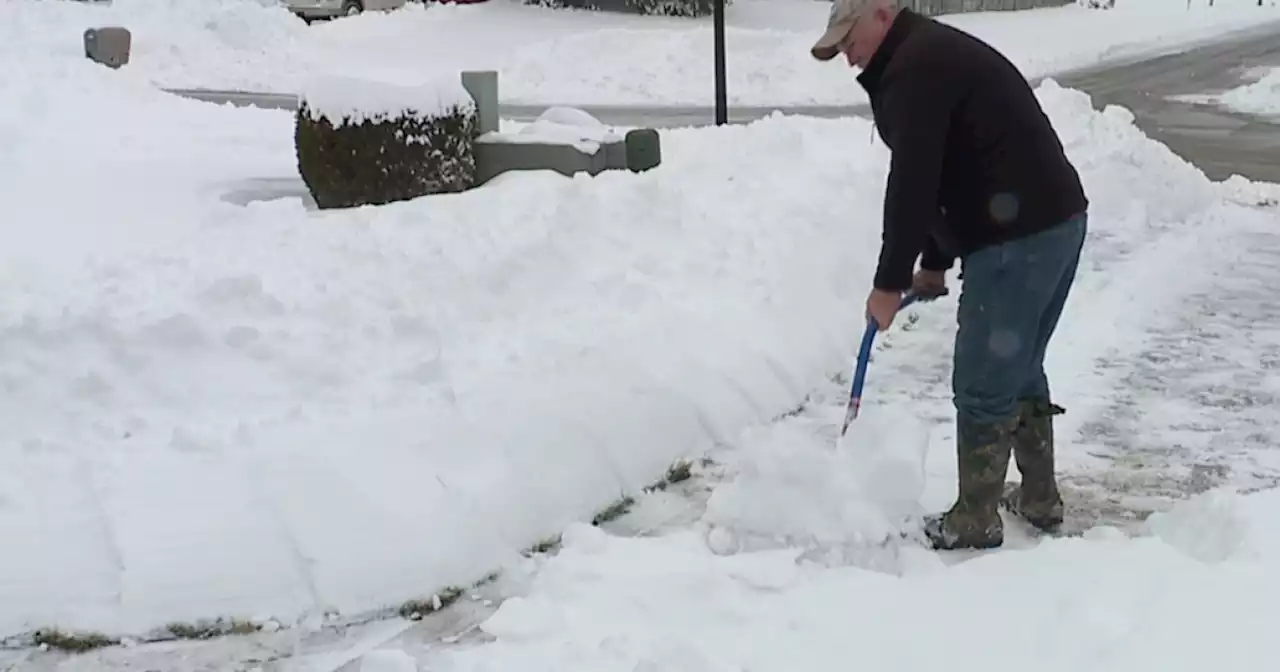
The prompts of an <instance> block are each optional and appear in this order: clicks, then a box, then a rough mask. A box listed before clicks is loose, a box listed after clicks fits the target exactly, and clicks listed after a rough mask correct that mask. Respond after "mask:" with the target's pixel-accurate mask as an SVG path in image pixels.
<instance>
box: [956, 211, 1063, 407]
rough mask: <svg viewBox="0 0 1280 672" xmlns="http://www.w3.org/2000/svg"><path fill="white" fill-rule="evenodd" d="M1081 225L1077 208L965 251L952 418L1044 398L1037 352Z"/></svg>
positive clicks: (1048, 330) (1045, 340)
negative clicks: (1049, 223)
mask: <svg viewBox="0 0 1280 672" xmlns="http://www.w3.org/2000/svg"><path fill="white" fill-rule="evenodd" d="M1087 228H1088V216H1087V214H1080V215H1077V216H1075V217H1073V218H1071V219H1069V220H1067V221H1065V222H1063V223H1062V224H1059V225H1057V226H1055V227H1053V228H1051V229H1048V230H1046V231H1042V232H1040V233H1038V234H1035V235H1032V236H1028V237H1026V238H1021V239H1018V240H1013V241H1010V242H1007V243H1004V244H1001V245H993V246H991V247H987V248H983V249H981V250H978V251H977V252H974V253H972V254H970V255H969V256H967V257H965V259H964V261H963V269H964V270H963V275H964V284H963V288H962V290H961V292H960V302H959V303H960V305H959V309H958V310H957V316H956V320H957V323H958V324H959V329H958V331H957V332H956V346H955V361H954V364H953V369H952V378H951V387H952V392H953V394H954V395H955V397H954V403H955V407H956V412H957V419H958V420H959V421H961V422H966V421H967V422H971V423H979V424H986V423H991V422H997V421H1000V420H1005V419H1008V418H1011V417H1013V416H1014V415H1015V414H1016V412H1017V410H1016V409H1017V404H1018V400H1020V399H1037V398H1038V399H1044V400H1046V401H1048V400H1049V379H1048V377H1047V376H1046V375H1045V372H1044V354H1045V350H1046V349H1047V348H1048V346H1049V339H1050V338H1051V337H1052V336H1053V331H1054V329H1055V328H1056V327H1057V326H1058V318H1059V316H1060V315H1061V314H1062V307H1063V305H1065V304H1066V302H1067V294H1068V293H1069V292H1070V290H1071V285H1072V283H1073V282H1074V281H1075V276H1076V267H1077V266H1078V265H1079V263H1080V250H1081V248H1082V247H1083V246H1084V238H1085V232H1086V230H1087Z"/></svg>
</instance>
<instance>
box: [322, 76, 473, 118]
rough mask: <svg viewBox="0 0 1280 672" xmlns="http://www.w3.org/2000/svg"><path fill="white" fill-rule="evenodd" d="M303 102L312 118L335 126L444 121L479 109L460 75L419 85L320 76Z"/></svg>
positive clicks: (440, 78)
mask: <svg viewBox="0 0 1280 672" xmlns="http://www.w3.org/2000/svg"><path fill="white" fill-rule="evenodd" d="M300 100H301V102H302V103H303V104H305V105H306V110H307V114H308V115H309V116H310V117H311V118H312V119H314V120H319V119H327V120H328V121H329V122H330V123H332V124H333V125H335V126H342V125H344V124H352V125H359V124H361V123H364V122H365V121H381V120H385V119H403V118H414V119H423V120H430V119H440V118H442V117H447V116H451V115H456V114H459V113H462V114H466V113H470V112H474V111H475V109H476V102H475V100H474V99H473V98H472V97H471V94H470V93H469V92H468V91H467V89H466V87H465V86H463V85H462V78H461V77H460V76H458V75H457V74H455V75H454V76H452V77H438V78H436V79H433V80H429V81H425V82H422V83H420V84H418V85H416V86H401V85H396V84H387V83H385V82H375V81H371V80H368V79H356V78H352V77H342V76H336V75H324V76H317V77H313V78H311V79H309V80H307V83H306V85H304V86H303V88H302V93H301V95H300Z"/></svg>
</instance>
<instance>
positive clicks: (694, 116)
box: [169, 22, 1280, 182]
mask: <svg viewBox="0 0 1280 672" xmlns="http://www.w3.org/2000/svg"><path fill="white" fill-rule="evenodd" d="M1267 65H1272V66H1280V22H1271V23H1268V24H1264V25H1260V26H1258V27H1257V28H1252V29H1248V30H1244V31H1238V32H1236V33H1233V34H1231V35H1229V36H1224V37H1222V38H1219V39H1218V40H1215V41H1212V42H1207V43H1201V44H1200V45H1198V46H1195V47H1193V48H1191V49H1189V50H1186V51H1183V52H1181V53H1175V54H1167V55H1163V56H1157V57H1154V58H1147V59H1145V60H1132V61H1129V62H1126V63H1120V64H1116V63H1114V62H1113V63H1110V64H1108V65H1106V66H1103V67H1098V68H1090V69H1082V70H1077V71H1072V72H1067V73H1061V74H1059V75H1057V76H1055V79H1056V80H1057V81H1058V82H1060V83H1061V84H1063V85H1064V86H1069V87H1072V88H1077V89H1081V90H1083V91H1086V92H1088V93H1089V94H1090V95H1091V96H1093V98H1094V104H1095V106H1098V107H1101V106H1103V105H1108V104H1116V105H1122V106H1124V107H1127V108H1129V109H1130V110H1132V111H1133V113H1134V116H1135V117H1136V120H1137V123H1138V125H1139V126H1140V127H1141V128H1142V129H1143V131H1145V132H1146V133H1147V134H1149V135H1151V136H1153V137H1155V138H1156V139H1157V140H1159V141H1161V142H1163V143H1165V144H1166V145H1168V146H1169V147H1170V148H1172V149H1173V150H1174V151H1175V152H1177V153H1178V154H1179V155H1181V156H1183V157H1184V158H1187V159H1188V160H1190V161H1191V162H1193V163H1195V164H1196V165H1197V166H1199V167H1200V168H1201V170H1204V171H1205V173H1207V174H1208V175H1209V177H1210V178H1213V179H1223V178H1225V177H1229V176H1230V175H1231V174H1232V173H1240V174H1242V175H1245V176H1247V177H1250V178H1252V179H1257V180H1264V181H1268V182H1280V161H1277V160H1276V159H1277V156H1280V155H1277V153H1276V150H1277V149H1278V148H1280V132H1278V131H1280V126H1275V125H1273V124H1271V123H1267V121H1266V120H1262V119H1257V118H1252V117H1248V116H1244V115H1237V114H1233V113H1230V112H1227V111H1225V110H1219V109H1216V108H1214V107H1210V106H1206V105H1197V104H1192V103H1186V102H1179V101H1175V100H1170V99H1169V96H1173V95H1179V94H1189V93H1204V92H1207V91H1214V90H1225V89H1228V88H1231V87H1232V86H1234V85H1235V84H1237V83H1238V82H1239V81H1241V78H1242V74H1243V73H1244V72H1245V71H1246V70H1248V69H1250V68H1253V67H1257V66H1267ZM169 91H170V92H171V93H175V94H178V95H182V96H186V97H189V98H195V99H199V100H207V101H210V102H214V103H220V104H222V103H231V104H234V105H253V106H258V107H267V108H277V109H294V108H295V107H296V106H297V97H296V96H295V95H293V94H281V93H257V92H246V91H218V90H196V89H170V90H169ZM547 107H549V105H548V104H539V105H503V106H502V108H501V116H502V117H503V118H505V119H513V120H517V121H529V120H532V119H534V118H535V117H537V116H538V115H539V114H540V113H541V112H542V111H543V110H545V109H546V108H547ZM575 107H579V108H581V109H584V110H586V111H587V112H589V113H591V114H592V115H593V116H595V117H596V118H597V119H600V120H601V121H603V122H604V123H606V124H611V125H617V126H648V127H652V128H671V127H679V126H700V125H708V124H711V123H713V121H714V111H713V109H712V108H711V107H709V106H647V107H641V106H584V105H575ZM777 110H781V111H783V112H785V113H787V114H800V115H811V116H817V117H843V116H851V115H865V114H867V113H868V110H867V108H866V107H865V106H861V105H859V106H849V105H808V106H782V107H779V106H768V107H762V106H732V107H730V109H729V121H730V122H731V123H743V122H748V121H752V120H755V119H759V118H761V117H764V116H767V115H769V114H771V113H773V112H774V111H777Z"/></svg>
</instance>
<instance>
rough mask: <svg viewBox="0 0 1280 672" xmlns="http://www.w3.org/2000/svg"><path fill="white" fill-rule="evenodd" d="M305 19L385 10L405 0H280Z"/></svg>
mask: <svg viewBox="0 0 1280 672" xmlns="http://www.w3.org/2000/svg"><path fill="white" fill-rule="evenodd" d="M281 2H282V3H284V6H285V7H288V8H289V11H291V12H293V13H294V14H297V15H298V16H300V17H302V18H303V20H305V21H308V22H310V21H313V20H315V19H332V18H336V17H339V16H353V15H355V14H359V13H360V12H363V11H366V10H367V11H370V12H386V11H390V10H393V9H400V8H401V7H404V3H405V0H281Z"/></svg>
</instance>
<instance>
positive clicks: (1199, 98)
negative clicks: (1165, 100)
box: [1176, 68, 1280, 117]
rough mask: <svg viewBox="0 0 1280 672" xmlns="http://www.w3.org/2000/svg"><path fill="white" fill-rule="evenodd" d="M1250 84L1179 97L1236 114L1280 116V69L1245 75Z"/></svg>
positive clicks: (1264, 69)
mask: <svg viewBox="0 0 1280 672" xmlns="http://www.w3.org/2000/svg"><path fill="white" fill-rule="evenodd" d="M1245 78H1246V80H1247V81H1246V82H1245V83H1244V84H1241V85H1239V86H1237V87H1235V88H1232V89H1228V90H1226V91H1223V92H1220V93H1198V94H1187V95H1182V96H1176V98H1177V99H1178V100H1183V101H1186V102H1189V103H1204V104H1209V105H1218V106H1221V107H1224V108H1226V109H1228V110H1231V111H1233V112H1240V113H1242V114H1253V115H1257V116H1260V117H1280V68H1257V69H1255V70H1253V71H1251V72H1247V73H1245Z"/></svg>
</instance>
